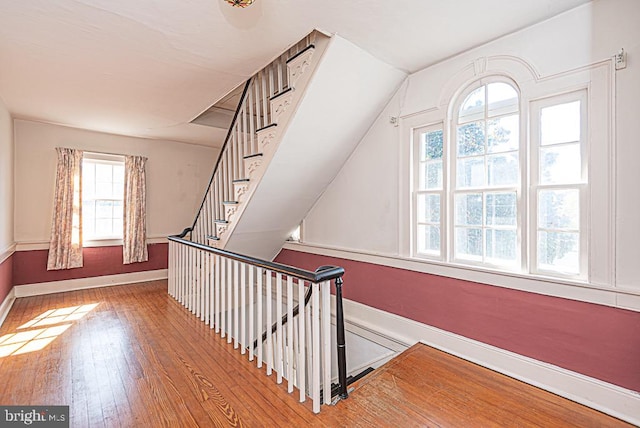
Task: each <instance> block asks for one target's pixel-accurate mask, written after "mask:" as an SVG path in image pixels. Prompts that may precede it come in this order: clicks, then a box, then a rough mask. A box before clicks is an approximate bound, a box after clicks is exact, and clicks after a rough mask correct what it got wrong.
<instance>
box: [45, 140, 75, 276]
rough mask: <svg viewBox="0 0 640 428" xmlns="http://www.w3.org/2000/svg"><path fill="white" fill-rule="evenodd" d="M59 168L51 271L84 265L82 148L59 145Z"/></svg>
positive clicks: (51, 245)
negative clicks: (67, 147) (76, 148)
mask: <svg viewBox="0 0 640 428" xmlns="http://www.w3.org/2000/svg"><path fill="white" fill-rule="evenodd" d="M56 152H57V153H58V167H57V170H56V190H55V196H54V207H53V219H52V222H51V239H50V240H49V259H48V260H47V270H57V269H71V268H78V267H82V221H81V220H82V198H81V195H82V183H81V179H80V177H82V151H81V150H75V149H65V148H61V147H58V148H56Z"/></svg>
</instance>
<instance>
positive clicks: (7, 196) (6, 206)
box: [0, 99, 14, 261]
mask: <svg viewBox="0 0 640 428" xmlns="http://www.w3.org/2000/svg"><path fill="white" fill-rule="evenodd" d="M13 242H14V241H13V123H12V121H11V115H9V111H7V108H6V107H5V105H4V103H3V101H2V99H0V257H2V254H3V253H4V251H5V250H7V249H9V247H11V246H12V245H13ZM0 261H1V260H0Z"/></svg>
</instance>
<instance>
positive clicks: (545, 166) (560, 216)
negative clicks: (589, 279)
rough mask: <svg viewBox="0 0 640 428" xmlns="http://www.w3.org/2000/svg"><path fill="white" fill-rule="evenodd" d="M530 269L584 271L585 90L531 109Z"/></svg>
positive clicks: (549, 100)
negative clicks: (531, 236)
mask: <svg viewBox="0 0 640 428" xmlns="http://www.w3.org/2000/svg"><path fill="white" fill-rule="evenodd" d="M531 115H532V132H531V137H532V138H531V143H532V144H531V145H532V147H531V158H532V164H533V166H534V168H533V169H532V186H531V201H532V206H533V210H532V211H533V215H532V217H533V218H532V223H533V225H534V226H533V227H534V228H535V231H534V235H535V236H534V238H535V239H533V240H532V243H534V242H535V241H537V245H532V248H531V253H532V254H534V257H533V266H532V270H533V271H534V272H538V273H549V274H563V275H580V274H583V275H584V272H586V265H587V248H586V246H587V243H586V237H585V234H584V233H583V231H582V230H583V225H584V224H586V212H587V180H588V179H587V162H586V160H587V150H586V133H587V121H586V120H585V119H586V91H579V92H574V93H571V94H566V95H562V96H558V97H550V98H547V99H544V100H541V101H536V102H534V103H533V104H532V109H531Z"/></svg>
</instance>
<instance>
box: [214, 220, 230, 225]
mask: <svg viewBox="0 0 640 428" xmlns="http://www.w3.org/2000/svg"><path fill="white" fill-rule="evenodd" d="M213 222H214V223H218V224H228V223H229V222H228V221H227V220H214V221H213Z"/></svg>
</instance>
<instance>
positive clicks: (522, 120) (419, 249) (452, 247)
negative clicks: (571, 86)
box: [412, 76, 589, 279]
mask: <svg viewBox="0 0 640 428" xmlns="http://www.w3.org/2000/svg"><path fill="white" fill-rule="evenodd" d="M586 101H587V94H586V90H581V91H576V92H572V93H568V94H562V95H558V96H548V97H545V98H541V99H538V100H534V101H523V96H522V94H521V93H520V89H519V88H518V86H517V85H516V84H515V82H513V81H511V80H509V79H507V78H504V77H498V76H496V77H492V78H491V77H490V78H484V79H482V80H481V81H477V82H476V83H475V84H472V85H470V86H469V87H467V89H466V90H464V91H462V92H461V93H460V95H459V96H458V97H456V98H455V99H453V100H451V106H450V107H451V108H450V109H449V113H448V117H447V118H446V120H445V121H444V124H443V123H442V122H439V123H436V124H433V125H429V126H423V127H417V128H413V142H414V146H413V171H414V174H413V184H412V188H413V192H412V195H413V204H412V206H413V214H412V217H413V219H414V221H413V240H412V242H413V254H414V255H415V256H416V257H421V258H425V259H433V260H439V261H442V262H446V263H454V264H456V265H468V266H476V267H487V268H490V269H492V270H501V271H508V272H516V273H524V274H538V275H545V276H555V277H563V278H574V279H586V272H587V264H588V263H587V262H588V256H587V250H588V248H587V238H586V233H585V231H584V230H585V225H586V224H587V210H588V203H587V199H588V195H589V188H588V174H587V157H588V151H587V135H586V134H587V121H586V112H587V105H586ZM525 102H526V103H527V104H525ZM523 106H524V107H526V108H523Z"/></svg>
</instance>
